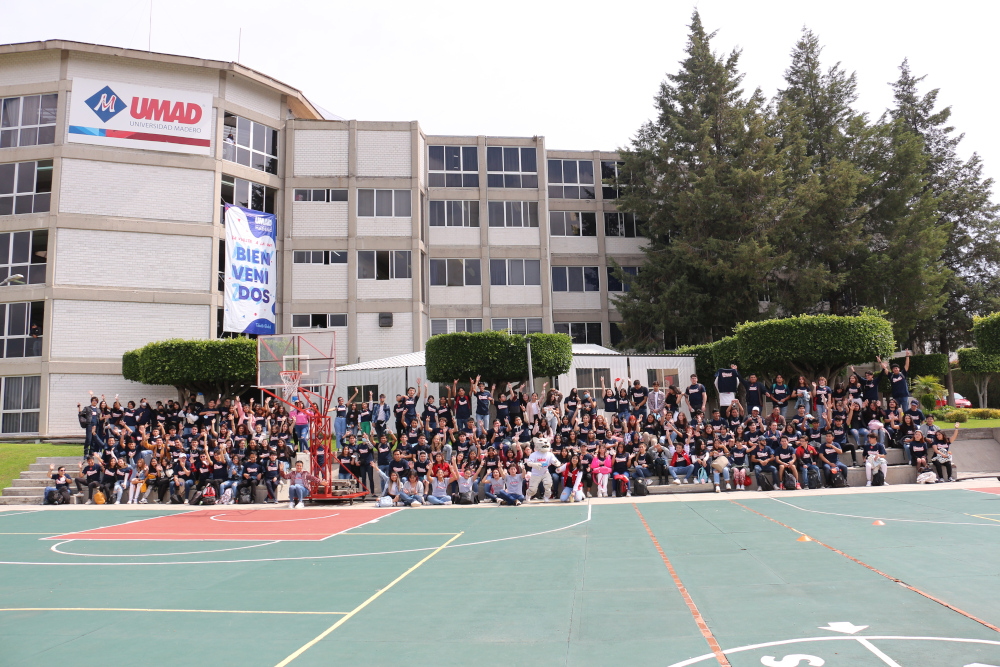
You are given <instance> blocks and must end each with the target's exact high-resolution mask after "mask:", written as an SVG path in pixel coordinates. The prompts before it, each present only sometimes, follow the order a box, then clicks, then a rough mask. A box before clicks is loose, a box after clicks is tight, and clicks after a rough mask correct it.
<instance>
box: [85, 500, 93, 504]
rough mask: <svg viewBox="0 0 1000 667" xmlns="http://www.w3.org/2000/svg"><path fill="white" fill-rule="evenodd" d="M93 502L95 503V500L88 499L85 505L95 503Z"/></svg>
mask: <svg viewBox="0 0 1000 667" xmlns="http://www.w3.org/2000/svg"><path fill="white" fill-rule="evenodd" d="M93 504H94V501H93V500H88V501H87V502H85V503H84V505H93Z"/></svg>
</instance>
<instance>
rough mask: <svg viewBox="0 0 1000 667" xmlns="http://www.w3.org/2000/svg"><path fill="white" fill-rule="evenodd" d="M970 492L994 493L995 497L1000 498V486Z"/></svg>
mask: <svg viewBox="0 0 1000 667" xmlns="http://www.w3.org/2000/svg"><path fill="white" fill-rule="evenodd" d="M969 491H979V492H980V493H992V494H993V495H995V496H1000V486H985V487H981V488H978V489H969Z"/></svg>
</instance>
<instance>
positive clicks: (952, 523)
mask: <svg viewBox="0 0 1000 667" xmlns="http://www.w3.org/2000/svg"><path fill="white" fill-rule="evenodd" d="M971 490H972V489H970V491H971ZM727 500H729V499H727ZM769 500H773V501H774V502H776V503H781V504H782V505H788V506H789V507H792V508H794V509H797V510H799V511H801V512H809V513H810V514H825V515H827V516H842V517H845V518H848V519H873V520H879V521H895V522H897V523H930V524H935V525H939V526H986V527H987V528H996V527H997V526H994V525H993V524H991V523H978V522H972V521H928V520H926V519H890V518H886V517H884V516H861V515H860V514H843V513H841V512H824V511H822V510H811V509H809V508H807V507H799V506H798V505H793V504H792V503H790V502H787V501H784V500H780V499H778V498H769ZM729 502H736V501H735V500H729ZM737 504H739V503H737ZM966 516H975V515H974V514H966Z"/></svg>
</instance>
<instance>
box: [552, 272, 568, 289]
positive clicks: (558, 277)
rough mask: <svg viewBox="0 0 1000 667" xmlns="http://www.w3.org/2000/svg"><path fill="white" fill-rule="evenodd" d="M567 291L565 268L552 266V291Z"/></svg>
mask: <svg viewBox="0 0 1000 667" xmlns="http://www.w3.org/2000/svg"><path fill="white" fill-rule="evenodd" d="M567 289H568V287H567V282H566V267H565V266H553V267H552V291H553V292H565V291H566V290H567Z"/></svg>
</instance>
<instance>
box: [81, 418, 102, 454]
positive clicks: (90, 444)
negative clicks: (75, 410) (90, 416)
mask: <svg viewBox="0 0 1000 667" xmlns="http://www.w3.org/2000/svg"><path fill="white" fill-rule="evenodd" d="M104 447H105V445H104V441H103V440H101V436H100V435H98V434H97V426H96V425H94V424H92V425H90V426H88V427H87V438H86V440H84V443H83V455H84V456H86V455H87V454H93V453H95V452H99V451H100V450H102V449H104Z"/></svg>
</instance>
